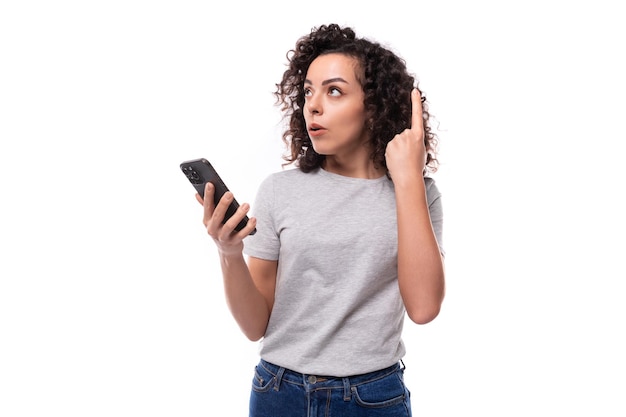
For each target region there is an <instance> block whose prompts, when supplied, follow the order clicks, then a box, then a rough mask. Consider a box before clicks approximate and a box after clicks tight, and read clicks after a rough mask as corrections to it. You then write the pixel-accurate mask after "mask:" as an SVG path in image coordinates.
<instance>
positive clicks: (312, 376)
mask: <svg viewBox="0 0 626 417" xmlns="http://www.w3.org/2000/svg"><path fill="white" fill-rule="evenodd" d="M308 379H309V384H315V383H316V382H317V378H315V375H309V378H308Z"/></svg>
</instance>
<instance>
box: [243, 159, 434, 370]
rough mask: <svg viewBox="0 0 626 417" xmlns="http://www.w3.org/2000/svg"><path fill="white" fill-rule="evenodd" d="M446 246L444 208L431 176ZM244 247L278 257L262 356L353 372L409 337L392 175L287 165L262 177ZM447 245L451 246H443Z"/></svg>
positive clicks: (387, 360)
mask: <svg viewBox="0 0 626 417" xmlns="http://www.w3.org/2000/svg"><path fill="white" fill-rule="evenodd" d="M426 189H427V199H428V205H429V209H430V216H431V222H432V224H433V229H434V231H435V235H436V237H437V240H438V242H439V245H440V247H441V243H442V241H441V234H442V221H443V218H442V208H441V199H440V193H439V191H438V189H437V187H436V186H435V182H434V180H433V179H432V178H426ZM253 214H254V216H255V217H256V218H257V233H256V234H255V235H252V236H248V237H246V239H244V245H245V249H244V252H245V254H246V255H249V256H253V257H257V258H261V259H267V260H278V274H277V277H276V292H275V302H274V307H273V310H272V314H271V317H270V320H269V324H268V327H267V331H266V333H265V336H264V338H263V339H262V340H261V344H260V355H261V357H262V358H263V359H265V360H267V361H269V362H272V363H274V364H276V365H279V366H283V367H285V368H288V369H291V370H294V371H296V372H301V373H307V374H315V375H332V376H339V377H342V376H349V375H356V374H361V373H366V372H371V371H375V370H378V369H382V368H385V367H388V366H391V365H393V364H394V363H397V362H398V360H400V359H401V358H402V357H403V356H404V354H405V352H406V351H405V347H404V344H403V342H402V338H401V333H402V326H403V322H404V316H405V309H404V304H403V303H402V298H401V296H400V291H399V288H398V271H397V251H398V233H397V218H396V202H395V195H394V188H393V183H392V181H391V180H389V179H388V178H387V177H382V178H378V179H362V178H350V177H344V176H341V175H337V174H333V173H330V172H327V171H324V170H323V169H318V170H316V171H314V172H310V173H303V172H302V171H300V170H299V169H289V170H286V171H281V172H277V173H274V174H272V175H270V176H269V177H268V178H266V179H265V180H264V181H263V182H262V183H261V186H260V187H259V190H258V194H257V197H256V202H255V205H254V207H253ZM442 252H443V251H442Z"/></svg>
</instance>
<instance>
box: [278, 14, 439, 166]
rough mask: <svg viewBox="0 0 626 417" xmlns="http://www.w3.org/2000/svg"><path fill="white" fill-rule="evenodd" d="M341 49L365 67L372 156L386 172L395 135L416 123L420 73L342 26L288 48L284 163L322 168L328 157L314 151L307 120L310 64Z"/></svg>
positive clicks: (282, 100)
mask: <svg viewBox="0 0 626 417" xmlns="http://www.w3.org/2000/svg"><path fill="white" fill-rule="evenodd" d="M330 53H340V54H344V55H347V56H350V57H352V58H355V59H356V60H357V62H358V63H359V66H360V71H359V70H357V74H356V76H357V79H358V80H359V82H360V83H361V87H362V88H363V92H364V93H365V99H364V105H365V110H366V112H367V114H368V115H369V125H368V127H369V128H370V129H371V130H370V133H371V148H372V152H371V158H372V160H373V161H374V163H375V164H376V165H377V166H380V167H384V169H385V170H387V165H386V162H385V150H386V147H387V143H388V142H389V141H391V140H392V139H393V138H394V136H395V135H396V134H398V133H400V132H402V131H404V130H405V129H407V128H410V127H411V126H410V122H411V90H412V89H413V88H418V89H419V87H418V86H417V84H416V80H415V77H414V76H413V75H412V74H409V73H408V71H407V68H406V62H405V61H404V60H403V59H402V58H400V57H398V56H397V55H396V54H395V53H393V52H392V51H390V50H389V49H387V48H385V47H383V46H382V45H380V43H377V42H373V41H370V40H368V39H365V38H357V37H356V34H355V32H354V30H353V29H352V28H349V27H343V28H342V27H340V26H339V25H337V24H329V25H322V26H319V27H317V28H313V29H312V30H311V33H310V34H309V35H306V36H303V37H301V38H300V39H299V40H298V41H297V43H296V46H295V48H294V49H292V50H290V51H288V52H287V60H288V68H287V70H285V72H284V73H283V78H282V81H281V82H280V83H278V84H276V91H275V92H274V95H275V96H276V102H277V105H279V106H280V109H281V110H282V111H283V112H284V114H283V117H284V120H288V123H289V124H288V127H287V129H286V130H285V131H284V133H283V135H282V139H283V141H284V142H285V145H286V146H287V147H288V149H289V151H290V152H289V154H285V155H284V159H285V161H287V162H286V163H285V165H288V164H291V163H295V165H296V166H297V167H299V168H300V169H301V170H302V171H304V172H310V171H312V170H314V169H316V168H319V167H320V166H321V164H322V162H323V161H324V159H325V156H324V155H320V154H318V153H317V152H315V150H314V149H313V146H312V144H311V140H310V138H309V135H308V132H307V129H306V124H305V120H304V114H303V109H304V101H305V98H304V79H305V78H306V74H307V71H308V69H309V66H310V65H311V62H313V60H314V59H315V58H317V57H318V56H320V55H326V54H330ZM420 93H421V96H422V106H423V118H424V145H425V147H426V153H427V159H426V168H425V173H426V171H430V172H435V171H436V170H437V166H438V160H437V156H436V148H437V136H436V135H435V134H434V133H433V132H432V129H431V127H430V125H429V119H430V114H429V112H428V103H427V102H426V96H425V95H424V94H423V93H422V91H421V90H420Z"/></svg>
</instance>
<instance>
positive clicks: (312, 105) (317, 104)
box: [305, 93, 322, 114]
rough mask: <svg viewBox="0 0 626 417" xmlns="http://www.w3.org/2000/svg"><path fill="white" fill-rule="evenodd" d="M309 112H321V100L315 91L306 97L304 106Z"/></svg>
mask: <svg viewBox="0 0 626 417" xmlns="http://www.w3.org/2000/svg"><path fill="white" fill-rule="evenodd" d="M305 108H306V109H307V110H308V112H309V113H310V114H322V102H321V100H320V99H319V98H318V96H317V95H316V94H315V93H312V94H311V95H310V96H308V97H306V106H305Z"/></svg>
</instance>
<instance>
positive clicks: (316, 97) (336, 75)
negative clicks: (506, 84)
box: [196, 54, 445, 341]
mask: <svg viewBox="0 0 626 417" xmlns="http://www.w3.org/2000/svg"><path fill="white" fill-rule="evenodd" d="M358 70H359V69H358V65H357V62H356V60H355V59H354V58H351V57H348V56H345V55H342V54H328V55H322V56H319V57H318V58H316V59H315V60H314V61H313V62H312V63H311V65H310V67H309V70H308V72H307V75H306V81H305V85H304V86H305V108H304V110H305V111H304V117H305V121H306V124H307V128H308V129H311V128H312V127H314V126H316V127H323V129H320V130H318V131H317V132H311V131H310V136H311V140H312V144H313V147H314V149H315V151H316V152H318V153H320V154H323V155H326V159H325V162H324V165H323V168H324V169H325V170H327V171H329V172H333V173H336V174H339V175H344V176H349V177H355V178H379V177H381V176H383V175H385V174H386V173H385V171H384V169H382V168H380V167H376V166H375V164H374V163H373V161H372V160H371V158H370V152H369V147H368V143H369V130H368V129H367V127H366V120H367V115H366V114H365V109H364V105H363V98H364V93H363V89H362V87H361V85H360V84H359V82H358V80H357V77H356V71H358ZM411 103H412V116H411V128H410V129H406V130H405V131H403V132H401V133H400V134H398V135H396V136H395V137H394V138H393V139H392V140H391V141H390V142H389V144H388V145H387V149H386V154H385V158H386V163H387V168H388V170H389V173H390V175H391V178H392V180H393V183H394V188H395V192H396V204H397V207H398V208H397V217H398V283H399V287H400V292H401V295H402V299H403V301H404V305H405V307H406V310H407V313H408V316H409V317H410V319H411V320H412V321H414V322H415V323H418V324H425V323H428V322H430V321H432V320H433V319H434V318H435V317H437V315H438V314H439V311H440V308H441V304H442V302H443V298H444V289H445V283H444V282H445V279H444V266H443V260H442V257H441V254H440V252H439V247H438V245H437V241H436V238H435V234H434V232H433V229H432V225H431V222H430V214H429V211H428V203H427V200H426V188H425V184H424V177H423V170H424V165H425V161H426V150H425V148H424V140H423V139H424V129H423V118H422V105H421V97H420V95H419V92H418V90H417V89H414V90H413V92H412V93H411ZM213 192H214V189H213V186H212V185H211V184H210V183H209V184H207V185H206V189H205V196H206V198H205V199H204V200H203V199H202V197H200V195H196V198H197V200H198V202H199V203H200V204H202V205H203V207H204V218H203V223H204V225H205V227H206V229H207V233H208V234H209V235H210V236H211V237H212V238H213V240H214V242H215V244H216V246H217V249H218V253H219V258H220V263H221V267H222V275H223V281H224V290H225V295H226V300H227V304H228V306H229V308H230V311H231V313H232V315H233V317H234V318H235V320H236V321H237V323H238V324H239V327H240V328H241V330H242V331H243V333H244V334H245V335H246V336H247V337H248V338H249V339H250V340H253V341H256V340H259V339H260V338H261V337H263V335H264V334H265V330H266V328H267V324H268V322H269V317H270V314H271V311H272V307H273V304H274V291H275V287H276V272H277V268H278V261H267V260H263V259H259V258H255V257H250V258H249V259H248V260H247V262H246V259H245V258H244V255H243V239H244V238H245V237H246V236H247V235H248V234H249V233H250V232H251V231H252V229H254V228H255V227H256V218H254V217H251V218H250V221H249V222H248V225H247V226H246V227H245V228H244V229H242V230H241V231H240V232H235V231H234V228H235V226H236V225H237V224H238V223H239V222H240V221H241V219H243V217H244V216H245V215H246V214H247V213H248V211H249V209H250V206H249V204H247V203H243V204H241V206H240V207H239V209H238V211H237V212H236V214H235V215H234V216H232V217H231V218H230V219H229V220H228V221H227V222H226V223H225V224H223V225H222V223H221V220H222V219H223V218H224V215H225V213H226V209H227V207H228V205H229V204H230V202H231V201H232V199H233V195H232V193H230V192H228V193H226V194H225V195H224V196H223V197H222V199H221V200H220V202H219V203H218V204H217V205H216V206H214V204H213Z"/></svg>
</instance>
